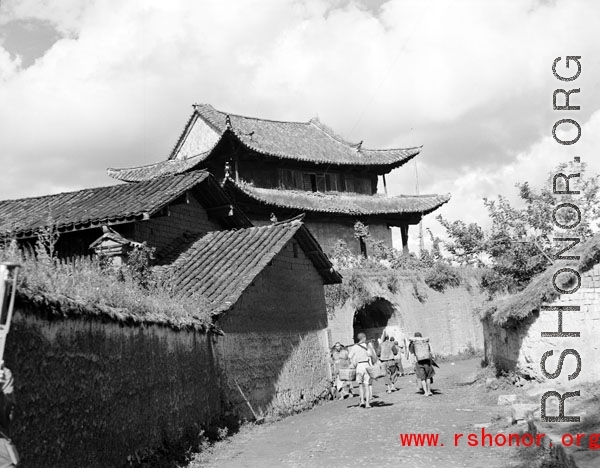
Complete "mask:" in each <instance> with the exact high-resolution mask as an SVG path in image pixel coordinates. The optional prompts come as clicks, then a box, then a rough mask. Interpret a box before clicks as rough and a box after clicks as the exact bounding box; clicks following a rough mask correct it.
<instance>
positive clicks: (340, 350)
mask: <svg viewBox="0 0 600 468" xmlns="http://www.w3.org/2000/svg"><path fill="white" fill-rule="evenodd" d="M331 360H332V362H333V372H334V377H335V389H336V391H337V393H338V395H339V398H340V400H343V399H344V398H346V397H347V396H350V395H352V384H351V382H350V381H344V380H341V379H340V369H346V368H348V367H350V356H349V353H348V350H347V349H346V347H345V346H343V345H342V344H341V343H340V342H339V341H338V342H337V343H336V344H334V345H333V348H332V350H331Z"/></svg>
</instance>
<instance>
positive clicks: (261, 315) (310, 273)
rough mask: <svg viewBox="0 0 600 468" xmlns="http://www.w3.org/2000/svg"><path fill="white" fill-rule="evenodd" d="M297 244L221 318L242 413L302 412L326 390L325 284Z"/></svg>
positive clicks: (234, 398)
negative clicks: (297, 410)
mask: <svg viewBox="0 0 600 468" xmlns="http://www.w3.org/2000/svg"><path fill="white" fill-rule="evenodd" d="M293 242H294V241H293V240H292V241H290V242H289V243H288V244H287V245H286V246H285V247H284V248H283V249H282V251H281V252H280V253H279V254H278V255H277V256H276V257H275V258H274V259H273V261H272V262H271V264H270V265H269V266H267V267H266V268H265V270H263V272H262V273H260V274H259V275H258V276H257V277H256V279H255V281H254V283H253V284H252V286H250V287H249V288H248V289H247V290H246V291H245V292H244V293H243V295H242V296H241V298H240V299H239V300H238V302H237V303H236V304H235V306H234V307H233V308H232V309H231V310H230V311H229V312H227V313H225V314H224V315H223V316H222V317H221V318H220V319H219V322H218V324H219V326H220V327H221V328H222V330H223V332H224V336H222V337H219V339H218V345H217V349H218V356H219V363H220V364H219V367H220V369H222V372H223V374H222V381H223V383H224V385H225V387H226V394H227V395H228V401H229V404H230V405H231V406H232V407H233V409H234V411H235V412H236V413H237V414H240V415H243V416H250V413H249V411H250V409H249V408H248V406H247V404H246V403H245V402H244V399H243V397H242V395H241V393H240V391H239V389H238V388H237V385H238V384H239V386H240V388H241V389H242V392H243V393H244V395H245V396H246V397H247V398H248V399H249V400H250V401H251V402H252V405H253V409H254V411H256V412H257V413H258V412H265V411H268V410H271V409H277V408H278V407H282V406H287V407H288V408H289V407H297V408H302V407H304V406H305V405H309V404H310V403H311V402H312V401H313V400H314V399H316V398H318V397H319V396H320V394H321V393H322V392H323V391H325V390H326V388H327V383H326V380H327V379H328V378H329V376H330V374H329V372H330V371H329V366H328V364H327V360H326V348H327V343H326V338H327V335H326V328H327V314H326V312H325V299H324V293H323V280H322V278H321V276H320V275H319V274H318V273H317V271H316V270H315V268H314V266H313V264H312V263H311V261H310V260H309V259H308V258H307V256H306V255H305V254H304V252H303V251H302V249H301V248H299V247H298V248H297V249H296V252H297V254H298V256H297V257H294V248H293V245H292V244H293Z"/></svg>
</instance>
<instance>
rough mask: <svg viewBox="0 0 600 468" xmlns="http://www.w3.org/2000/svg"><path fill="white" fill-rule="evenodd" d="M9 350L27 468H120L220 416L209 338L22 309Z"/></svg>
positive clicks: (18, 437) (17, 428)
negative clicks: (129, 458) (55, 315)
mask: <svg viewBox="0 0 600 468" xmlns="http://www.w3.org/2000/svg"><path fill="white" fill-rule="evenodd" d="M6 349H7V354H6V365H7V366H8V367H9V368H10V369H11V370H12V371H13V374H14V376H15V382H16V388H15V391H16V396H17V402H18V409H17V412H16V419H15V421H14V424H13V427H12V435H13V437H14V439H15V442H16V445H17V447H18V449H19V451H20V453H21V456H22V466H23V467H24V468H38V467H42V466H43V467H48V468H52V467H60V468H71V467H72V468H80V467H83V466H85V467H87V468H95V467H98V468H100V467H103V468H106V467H120V466H123V465H124V464H126V463H127V457H128V456H129V455H133V454H134V453H136V452H138V453H140V454H142V455H143V454H144V453H147V450H151V449H153V448H157V447H160V446H161V444H162V443H163V441H177V440H179V439H181V438H182V437H183V436H184V434H186V433H187V432H188V431H196V433H197V431H198V428H199V425H205V424H207V423H209V422H210V421H211V420H213V419H215V418H217V417H218V416H219V415H220V413H221V411H222V408H221V405H220V396H219V393H218V388H217V386H216V385H215V381H216V378H217V372H216V371H215V368H214V366H213V356H212V350H211V343H210V338H209V337H208V336H207V335H205V334H201V333H197V332H193V331H189V332H182V331H175V330H173V329H170V328H166V327H161V326H154V325H151V326H123V325H122V324H120V323H118V322H111V321H104V322H103V321H101V320H97V319H94V318H81V319H77V318H74V319H73V318H70V319H59V318H55V317H52V318H48V317H45V318H44V317H43V311H39V310H33V309H31V308H28V307H27V306H21V307H20V308H19V309H18V310H17V311H16V314H15V317H14V322H13V327H12V329H11V332H10V335H9V338H8V343H7V348H6ZM19 466H21V465H19Z"/></svg>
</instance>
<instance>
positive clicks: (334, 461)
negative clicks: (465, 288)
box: [188, 359, 520, 468]
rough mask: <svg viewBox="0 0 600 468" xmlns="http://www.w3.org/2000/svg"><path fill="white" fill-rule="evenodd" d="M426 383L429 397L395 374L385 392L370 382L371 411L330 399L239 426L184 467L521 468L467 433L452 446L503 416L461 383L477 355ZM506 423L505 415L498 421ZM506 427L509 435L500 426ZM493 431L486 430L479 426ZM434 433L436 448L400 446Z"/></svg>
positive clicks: (503, 450) (513, 457) (480, 390)
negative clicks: (407, 437)
mask: <svg viewBox="0 0 600 468" xmlns="http://www.w3.org/2000/svg"><path fill="white" fill-rule="evenodd" d="M440 365H441V369H439V370H438V373H437V375H436V378H435V382H434V385H433V389H434V391H435V390H436V389H437V392H436V395H434V396H433V397H424V396H422V395H420V394H419V393H417V388H416V384H415V381H414V375H412V376H405V377H402V378H400V379H399V381H398V383H397V386H398V387H399V390H398V391H396V392H394V393H392V394H386V393H385V391H384V387H383V384H382V383H381V382H377V383H376V385H375V387H374V390H375V392H374V393H375V394H376V395H378V398H377V399H375V403H374V404H375V405H377V406H374V407H373V408H372V409H364V408H358V407H357V406H356V405H358V398H351V399H346V400H343V401H335V402H329V403H327V404H324V405H321V406H318V407H316V408H314V409H312V410H310V411H306V412H304V413H301V414H298V415H295V416H291V417H288V418H285V419H283V420H280V421H277V422H274V423H271V424H265V425H262V426H254V427H251V428H250V429H248V430H242V431H241V432H240V433H239V434H236V435H234V436H233V437H231V438H230V439H228V440H227V441H225V442H220V443H218V444H217V446H216V447H215V448H214V449H213V450H212V451H211V453H210V454H206V455H199V456H198V457H197V459H196V460H195V461H193V462H192V463H190V464H189V465H188V468H197V467H205V468H246V467H278V468H279V467H290V468H292V467H293V468H317V467H332V468H333V467H340V468H342V467H354V468H355V467H357V466H377V467H402V468H424V467H427V468H461V467H469V468H509V467H517V466H520V462H519V461H518V460H517V458H518V456H517V449H515V448H513V447H493V448H489V447H468V446H467V444H466V441H465V440H464V439H466V436H465V437H464V438H463V442H461V443H459V445H458V447H454V446H453V440H454V434H455V433H461V432H462V433H471V432H477V433H480V432H481V428H477V427H476V426H475V425H476V424H485V423H489V422H490V421H491V420H494V419H496V420H498V419H499V416H502V417H503V418H504V417H506V416H507V415H508V414H510V412H509V408H508V407H502V406H497V405H496V401H497V394H494V393H495V392H493V393H492V394H490V393H487V392H486V390H485V387H484V386H482V385H477V384H474V385H464V384H465V383H466V382H467V381H469V380H470V381H473V380H474V377H475V375H476V373H477V371H479V370H480V369H479V360H476V359H470V360H465V361H457V362H456V363H455V364H454V365H452V364H451V363H449V362H447V363H441V364H440ZM503 421H505V419H503ZM504 428H505V429H504V430H505V431H506V432H513V429H512V428H506V424H505V425H504ZM486 429H487V430H488V432H491V433H492V434H496V433H498V432H499V430H496V431H495V432H494V429H493V428H491V427H490V428H486ZM408 432H415V433H439V434H440V443H443V444H444V446H443V447H442V446H438V447H403V446H402V445H401V443H400V442H399V434H400V433H408Z"/></svg>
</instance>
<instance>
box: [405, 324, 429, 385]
mask: <svg viewBox="0 0 600 468" xmlns="http://www.w3.org/2000/svg"><path fill="white" fill-rule="evenodd" d="M416 339H421V340H422V343H420V345H421V346H423V345H424V344H425V343H426V346H427V351H426V352H425V353H421V352H418V351H416V350H415V340H416ZM417 352H418V353H419V354H418V355H417ZM409 353H410V354H413V355H414V356H415V358H416V360H417V362H416V364H415V373H416V374H417V380H418V381H420V383H421V388H422V389H423V395H424V396H432V395H433V393H432V392H431V383H432V382H433V376H434V375H435V370H434V369H433V366H434V363H433V360H432V358H431V357H432V353H431V347H430V345H429V340H424V339H423V335H421V333H420V332H416V333H415V337H414V339H410V344H409V345H408V352H407V354H406V358H407V359H408V355H409Z"/></svg>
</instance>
